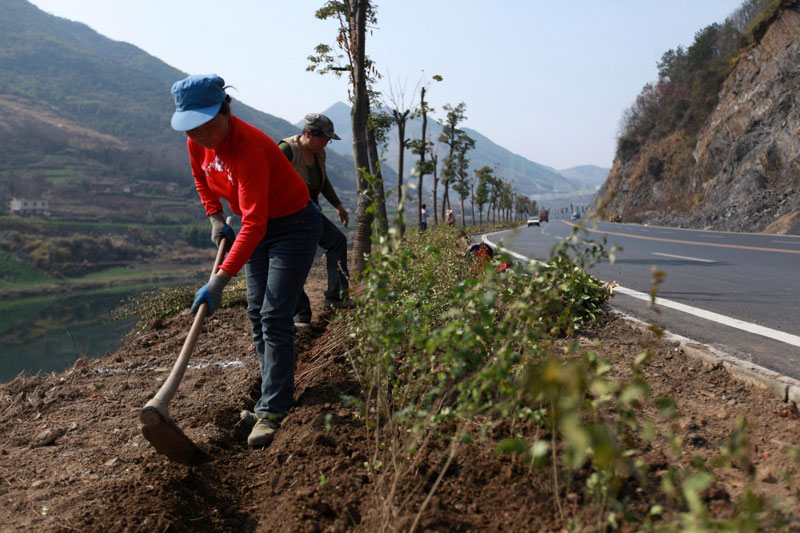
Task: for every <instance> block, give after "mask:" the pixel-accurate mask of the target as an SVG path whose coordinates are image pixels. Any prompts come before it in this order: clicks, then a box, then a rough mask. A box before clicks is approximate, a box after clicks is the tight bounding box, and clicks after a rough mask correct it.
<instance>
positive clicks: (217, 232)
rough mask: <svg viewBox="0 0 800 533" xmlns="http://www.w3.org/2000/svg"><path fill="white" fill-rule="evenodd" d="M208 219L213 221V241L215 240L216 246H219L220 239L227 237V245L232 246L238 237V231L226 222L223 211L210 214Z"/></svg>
mask: <svg viewBox="0 0 800 533" xmlns="http://www.w3.org/2000/svg"><path fill="white" fill-rule="evenodd" d="M208 220H209V222H211V242H213V243H214V245H215V246H219V240H220V239H221V238H223V237H225V239H227V241H228V244H226V247H227V248H230V246H231V245H232V244H233V240H234V239H235V238H236V233H235V232H234V231H233V228H232V227H230V226H229V225H228V223H227V222H225V219H224V218H223V216H222V213H221V212H217V213H214V214H213V215H209V216H208Z"/></svg>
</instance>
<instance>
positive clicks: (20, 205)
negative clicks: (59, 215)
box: [9, 198, 50, 217]
mask: <svg viewBox="0 0 800 533" xmlns="http://www.w3.org/2000/svg"><path fill="white" fill-rule="evenodd" d="M9 211H11V214H12V215H18V216H45V217H46V216H50V204H49V203H48V201H47V200H26V199H24V198H12V199H11V203H10V205H9Z"/></svg>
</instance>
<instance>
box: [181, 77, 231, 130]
mask: <svg viewBox="0 0 800 533" xmlns="http://www.w3.org/2000/svg"><path fill="white" fill-rule="evenodd" d="M224 86H225V80H223V79H222V78H220V77H219V76H217V75H216V74H195V75H193V76H189V77H188V78H186V79H183V80H180V81H176V82H175V83H174V84H173V85H172V98H174V99H175V113H174V114H173V115H172V129H174V130H177V131H189V130H193V129H194V128H196V127H198V126H202V125H203V124H205V123H206V122H208V121H209V120H211V119H212V118H214V117H215V116H216V115H217V113H218V112H219V108H220V107H221V106H222V102H223V101H224V100H225V98H226V97H227V94H226V93H225V90H224V89H223V87H224Z"/></svg>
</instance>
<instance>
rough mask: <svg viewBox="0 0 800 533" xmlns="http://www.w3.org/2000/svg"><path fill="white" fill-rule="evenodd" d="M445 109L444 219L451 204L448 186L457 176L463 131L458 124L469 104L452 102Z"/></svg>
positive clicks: (441, 138) (443, 135)
mask: <svg viewBox="0 0 800 533" xmlns="http://www.w3.org/2000/svg"><path fill="white" fill-rule="evenodd" d="M443 109H444V110H445V111H446V112H447V116H446V118H445V121H444V125H443V127H442V133H441V135H439V142H440V143H442V144H444V145H446V146H447V148H448V149H447V155H446V156H445V159H444V165H443V168H442V219H444V218H445V209H446V208H447V207H448V206H449V205H450V197H449V195H448V188H449V186H450V182H451V181H453V179H454V178H455V176H456V168H457V164H458V163H457V160H456V157H457V156H456V154H457V149H458V135H459V133H462V132H461V130H460V129H458V124H459V123H461V122H462V121H463V120H464V118H465V114H464V113H465V112H466V109H467V105H466V104H465V103H464V102H461V103H459V104H458V105H457V106H455V107H453V106H451V105H450V104H445V105H444V106H443Z"/></svg>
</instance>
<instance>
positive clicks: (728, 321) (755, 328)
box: [482, 232, 800, 347]
mask: <svg viewBox="0 0 800 533" xmlns="http://www.w3.org/2000/svg"><path fill="white" fill-rule="evenodd" d="M497 233H500V232H497ZM492 235H493V234H492ZM487 237H488V235H484V236H483V237H482V240H483V242H485V243H486V244H489V245H490V246H493V247H495V248H497V249H498V250H500V251H501V252H505V253H507V254H509V255H511V256H513V257H516V258H517V259H520V260H522V261H529V262H531V263H537V264H542V262H541V261H538V260H536V259H531V258H530V257H527V256H525V255H522V254H518V253H516V252H514V251H512V250H508V249H506V248H503V247H500V246H498V245H497V244H495V243H493V242H492V241H490V240H489V239H488V238H487ZM614 292H618V293H620V294H625V295H626V296H630V297H632V298H636V299H639V300H644V301H646V302H649V301H650V295H649V294H645V293H643V292H639V291H635V290H633V289H628V288H626V287H622V286H617V287H614ZM655 303H656V305H661V306H664V307H668V308H670V309H675V310H676V311H681V312H683V313H686V314H689V315H692V316H696V317H699V318H703V319H705V320H709V321H711V322H716V323H718V324H722V325H724V326H729V327H732V328H736V329H740V330H742V331H746V332H748V333H754V334H756V335H761V336H762V337H767V338H768V339H773V340H776V341H779V342H783V343H785V344H790V345H792V346H797V347H800V337H799V336H797V335H792V334H791V333H785V332H783V331H778V330H776V329H772V328H767V327H764V326H759V325H758V324H753V323H751V322H745V321H744V320H739V319H738V318H733V317H729V316H725V315H720V314H719V313H714V312H712V311H706V310H705V309H700V308H697V307H692V306H690V305H686V304H682V303H679V302H673V301H672V300H667V299H665V298H658V297H656V299H655Z"/></svg>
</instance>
